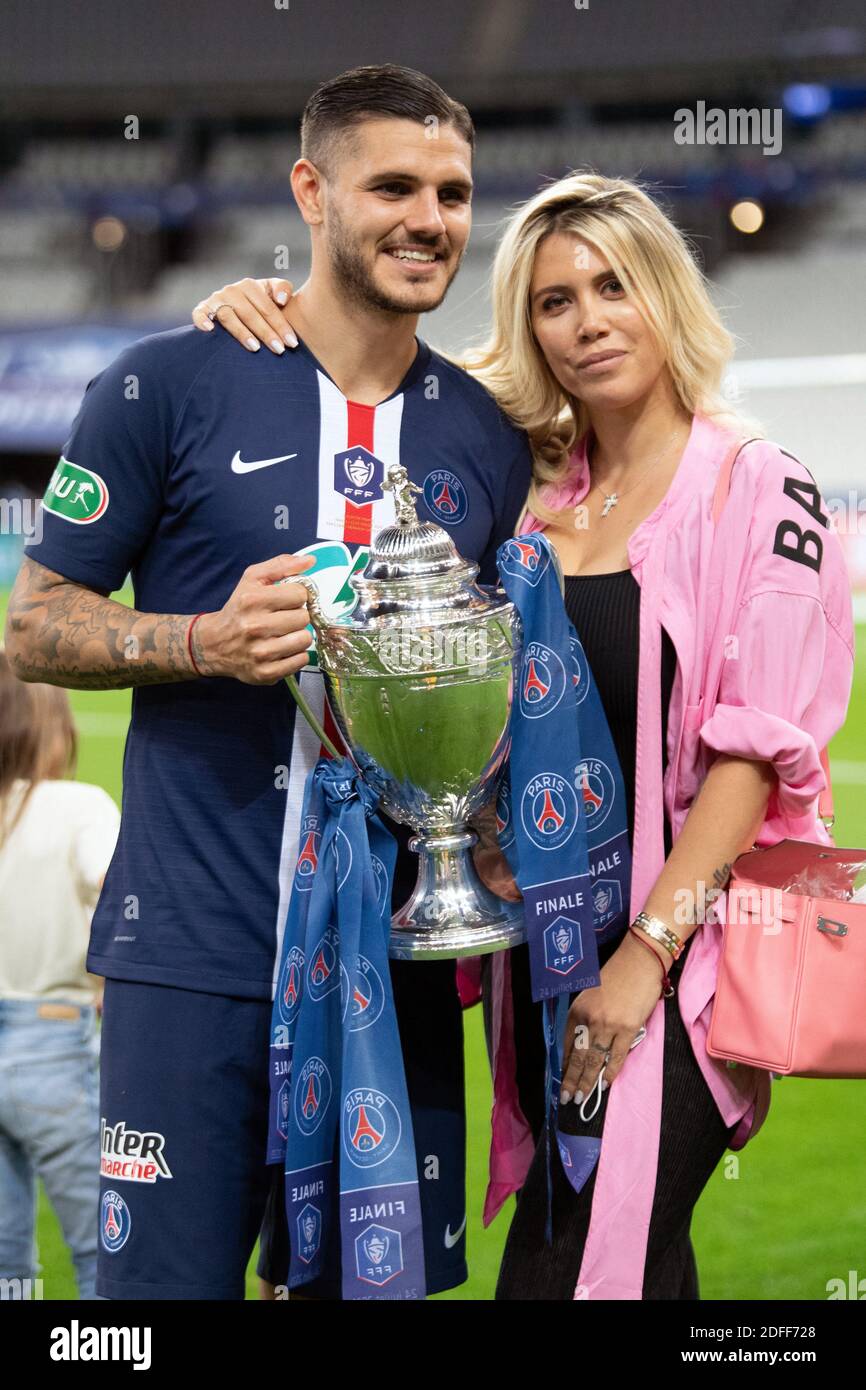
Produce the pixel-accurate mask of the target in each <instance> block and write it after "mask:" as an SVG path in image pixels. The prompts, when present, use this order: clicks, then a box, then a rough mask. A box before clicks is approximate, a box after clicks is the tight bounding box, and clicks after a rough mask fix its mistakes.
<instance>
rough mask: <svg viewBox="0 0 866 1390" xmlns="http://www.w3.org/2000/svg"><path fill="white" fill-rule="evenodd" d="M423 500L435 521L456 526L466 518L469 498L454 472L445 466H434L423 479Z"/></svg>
mask: <svg viewBox="0 0 866 1390" xmlns="http://www.w3.org/2000/svg"><path fill="white" fill-rule="evenodd" d="M423 490H424V501H425V502H426V503H427V506H428V507H429V508H430V510H431V512H432V513H433V515H434V516H435V518H436V520H437V521H440V522H442V524H443V525H445V526H456V525H457V524H458V523H459V522H461V521H465V520H466V514H467V512H468V511H469V498H468V497H467V495H466V489H465V487H464V486H463V484H462V483H461V481H460V479H459V478H458V477H457V475H456V473H450V472H449V471H448V469H447V468H434V469H433V472H432V473H428V474H427V477H426V478H425V479H424V489H423Z"/></svg>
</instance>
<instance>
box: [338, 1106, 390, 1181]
mask: <svg viewBox="0 0 866 1390" xmlns="http://www.w3.org/2000/svg"><path fill="white" fill-rule="evenodd" d="M401 1129H402V1126H401V1124H400V1112H399V1111H398V1109H397V1107H396V1105H395V1104H394V1102H393V1101H392V1100H391V1098H390V1096H386V1095H385V1093H384V1092H383V1091H376V1090H367V1089H364V1088H363V1087H355V1088H354V1089H353V1090H351V1091H349V1093H348V1095H347V1096H346V1099H345V1100H344V1102H343V1148H344V1149H345V1151H346V1153H347V1154H348V1156H349V1158H350V1159H351V1161H352V1162H353V1163H354V1164H355V1166H356V1167H358V1168H375V1167H376V1166H377V1165H378V1164H379V1163H384V1162H385V1159H386V1158H390V1157H391V1155H392V1153H393V1152H394V1150H395V1149H396V1147H397V1145H398V1144H399V1142H400V1133H401Z"/></svg>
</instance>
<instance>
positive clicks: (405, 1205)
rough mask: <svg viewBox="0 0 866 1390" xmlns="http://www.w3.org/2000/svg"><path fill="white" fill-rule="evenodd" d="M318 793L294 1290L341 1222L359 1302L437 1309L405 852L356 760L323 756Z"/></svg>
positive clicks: (299, 1090)
mask: <svg viewBox="0 0 866 1390" xmlns="http://www.w3.org/2000/svg"><path fill="white" fill-rule="evenodd" d="M310 784H315V785H316V786H317V787H318V788H319V790H320V793H321V795H322V798H323V819H322V829H321V842H320V846H319V853H318V865H317V869H316V873H315V877H314V880H313V885H312V890H311V893H310V909H309V913H308V917H307V926H306V945H305V955H306V971H305V976H304V989H303V993H302V996H301V1004H300V1009H299V1014H298V1021H297V1030H296V1035H295V1040H294V1053H295V1059H294V1067H293V1071H292V1086H291V1096H290V1103H289V1110H288V1140H287V1145H286V1162H285V1170H286V1213H287V1217H288V1222H289V1232H290V1244H291V1263H290V1268H289V1285H290V1287H297V1286H299V1285H301V1284H304V1283H307V1282H309V1281H310V1280H311V1279H315V1278H316V1277H317V1276H318V1275H320V1274H322V1273H323V1272H324V1259H325V1252H326V1251H327V1250H328V1247H329V1244H330V1236H331V1232H332V1229H333V1223H334V1221H337V1222H338V1223H339V1235H340V1243H341V1249H342V1279H343V1297H344V1298H345V1299H367V1298H373V1299H391V1298H423V1297H424V1296H425V1293H426V1289H425V1282H424V1279H425V1276H424V1251H423V1241H422V1232H421V1207H420V1199H419V1195H418V1173H417V1162H416V1157H415V1144H414V1139H413V1133H412V1118H411V1113H410V1110H409V1101H408V1094H407V1091H406V1079H405V1075H404V1072H403V1062H402V1051H401V1047H400V1037H399V1031H398V1027H397V1020H396V1014H395V1010H394V998H393V992H392V988H391V975H390V969H389V964H388V935H389V932H390V904H391V883H392V880H393V872H394V861H395V858H396V844H395V841H394V839H393V837H392V836H391V835H390V833H389V832H388V831H387V830H386V829H385V827H384V825H383V824H382V822H381V820H380V819H379V817H378V816H376V815H375V806H376V800H375V796H374V794H373V793H372V792H371V791H370V789H369V788H368V787H367V786H366V785H365V783H364V782H363V781H362V779H361V777H360V775H359V774H358V772H357V770H356V769H355V768H354V766H353V765H352V764H351V763H350V762H349V760H348V759H342V760H340V761H335V760H334V759H331V758H320V759H319V761H318V763H317V764H316V767H315V768H314V769H313V771H312V772H311V773H310V776H309V778H308V786H309V785H310ZM336 1148H338V1149H339V1160H338V1163H337V1162H335V1149H336ZM338 1178H339V1180H338Z"/></svg>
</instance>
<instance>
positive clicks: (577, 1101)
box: [574, 1091, 583, 1105]
mask: <svg viewBox="0 0 866 1390" xmlns="http://www.w3.org/2000/svg"><path fill="white" fill-rule="evenodd" d="M582 1100H583V1091H578V1093H577V1095H576V1096H575V1098H574V1103H575V1105H580V1102H581V1101H582Z"/></svg>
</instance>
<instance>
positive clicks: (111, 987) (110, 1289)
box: [96, 961, 467, 1299]
mask: <svg viewBox="0 0 866 1390" xmlns="http://www.w3.org/2000/svg"><path fill="white" fill-rule="evenodd" d="M392 976H393V979H394V987H395V1001H396V1007H397V1017H398V1023H399V1026H400V1034H401V1040H402V1043H403V1049H404V1058H405V1064H406V1074H407V1083H408V1088H409V1100H410V1106H411V1110H412V1120H413V1125H414V1128H415V1143H416V1149H417V1153H418V1172H419V1187H420V1195H421V1210H422V1218H423V1224H424V1237H425V1259H426V1264H427V1280H428V1291H429V1292H431V1293H432V1292H437V1291H439V1290H441V1289H446V1288H453V1287H454V1286H455V1285H457V1284H460V1283H462V1282H463V1281H464V1280H465V1279H466V1277H467V1271H466V1252H465V1161H466V1129H465V1106H464V1081H463V1030H462V1017H461V1011H460V1002H459V999H458V996H457V992H456V984H455V973H454V962H453V961H435V962H429V963H428V962H394V963H393V965H392ZM270 1023H271V1005H270V1002H268V1001H264V1000H255V999H239V998H233V997H228V996H224V995H216V994H205V993H201V992H199V991H195V990H185V989H175V988H173V987H171V986H168V985H149V984H139V983H136V982H133V981H127V980H106V982H105V1002H104V1012H103V1020H102V1043H101V1065H100V1100H101V1109H100V1113H101V1116H102V1136H101V1138H102V1144H101V1149H102V1156H101V1176H100V1192H99V1213H98V1217H99V1254H98V1266H97V1279H96V1292H97V1294H99V1295H101V1296H102V1297H104V1298H112V1299H242V1298H244V1296H245V1276H246V1269H247V1265H248V1263H249V1259H250V1256H251V1254H252V1251H253V1249H254V1246H255V1242H256V1237H257V1236H258V1234H259V1231H260V1228H261V1235H262V1259H261V1261H260V1265H259V1272H260V1273H261V1274H263V1276H264V1277H265V1278H267V1279H268V1280H269V1282H271V1283H274V1284H284V1283H285V1282H286V1275H287V1271H288V1240H287V1233H286V1221H285V1214H284V1208H283V1206H282V1202H281V1201H277V1200H276V1182H275V1179H276V1178H277V1177H278V1178H279V1182H280V1196H281V1195H282V1186H281V1185H282V1173H281V1171H280V1168H279V1166H278V1165H277V1166H271V1167H268V1166H266V1164H265V1156H266V1147H267V1130H268V1106H269V1085H268V1045H269V1041H270ZM263 1220H264V1222H265V1224H264V1226H263V1225H262V1223H263ZM336 1258H337V1259H338V1258H339V1256H338V1255H337V1257H336ZM338 1287H339V1275H338V1271H337V1269H336V1267H335V1268H334V1269H330V1268H329V1271H328V1278H327V1284H326V1285H323V1286H322V1288H321V1290H320V1292H321V1295H322V1296H325V1297H337V1296H339V1295H338V1292H337V1290H338ZM317 1291H318V1290H315V1289H305V1290H304V1292H311V1293H315V1292H317Z"/></svg>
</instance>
